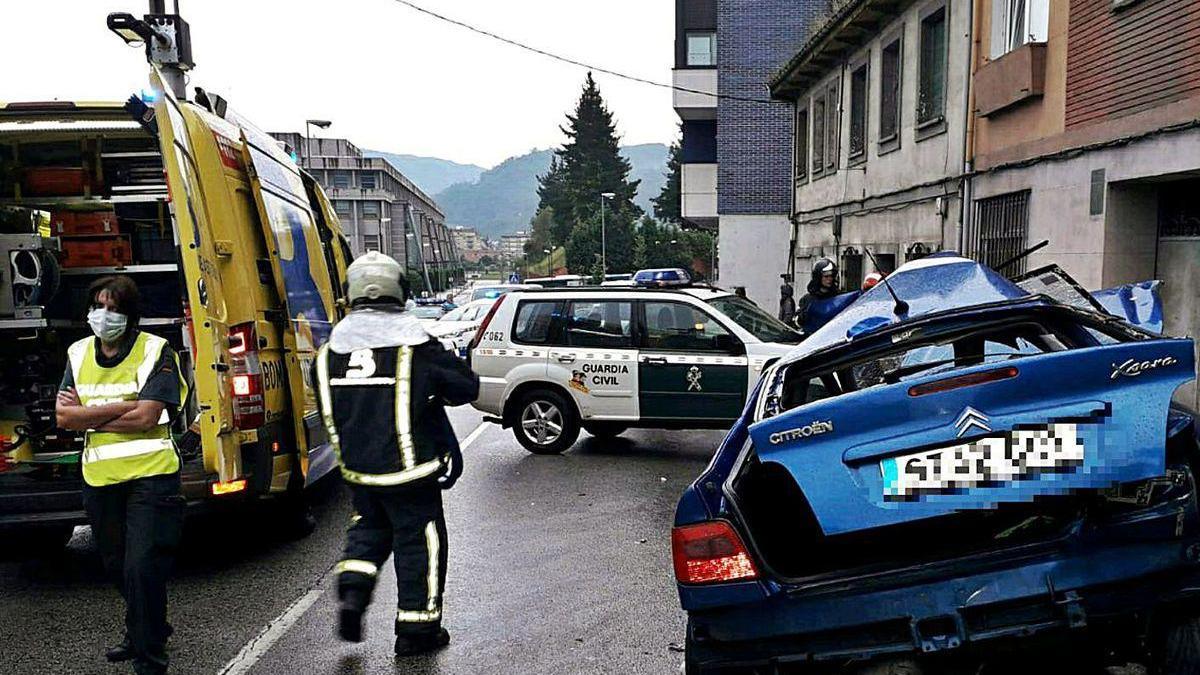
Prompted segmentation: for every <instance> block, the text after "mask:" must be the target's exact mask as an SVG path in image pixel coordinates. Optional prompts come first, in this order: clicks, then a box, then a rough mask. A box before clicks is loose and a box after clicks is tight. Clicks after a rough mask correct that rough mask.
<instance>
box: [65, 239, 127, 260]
mask: <svg viewBox="0 0 1200 675" xmlns="http://www.w3.org/2000/svg"><path fill="white" fill-rule="evenodd" d="M62 252H63V259H62V265H63V267H120V266H124V265H128V264H130V263H132V262H133V248H132V247H131V246H130V245H129V240H128V239H126V238H124V237H86V238H81V239H63V240H62Z"/></svg>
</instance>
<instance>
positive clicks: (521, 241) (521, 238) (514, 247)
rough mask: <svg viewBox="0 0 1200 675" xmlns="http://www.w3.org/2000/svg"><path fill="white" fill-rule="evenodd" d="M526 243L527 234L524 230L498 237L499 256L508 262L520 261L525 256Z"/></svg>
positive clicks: (527, 241) (527, 240) (527, 239)
mask: <svg viewBox="0 0 1200 675" xmlns="http://www.w3.org/2000/svg"><path fill="white" fill-rule="evenodd" d="M527 243H529V233H528V232H526V231H524V230H518V231H517V232H514V233H512V234H503V235H500V254H501V255H502V256H503V257H504V259H505V260H506V261H508V262H513V261H516V260H520V259H521V258H522V257H524V256H525V244H527Z"/></svg>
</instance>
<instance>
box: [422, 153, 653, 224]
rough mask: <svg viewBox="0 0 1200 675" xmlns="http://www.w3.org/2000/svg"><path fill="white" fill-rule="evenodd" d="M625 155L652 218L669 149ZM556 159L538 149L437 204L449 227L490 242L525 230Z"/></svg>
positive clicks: (452, 190) (454, 189) (446, 193)
mask: <svg viewBox="0 0 1200 675" xmlns="http://www.w3.org/2000/svg"><path fill="white" fill-rule="evenodd" d="M621 154H622V155H624V156H625V158H626V159H628V160H629V162H630V164H631V165H632V167H633V169H632V171H631V177H632V178H640V179H641V180H642V184H641V186H640V188H639V190H638V196H637V200H636V202H637V204H638V206H641V207H642V208H643V209H645V211H646V212H647V213H652V212H653V209H652V206H651V204H650V199H651V198H652V197H657V196H658V193H659V192H660V191H662V186H663V184H664V183H665V182H666V175H665V174H666V170H667V146H665V145H663V144H661V143H647V144H645V145H630V146H626V147H624V148H621ZM553 156H554V152H553V151H552V150H534V151H532V152H530V153H528V154H524V155H521V156H520V157H512V158H509V159H507V160H505V161H503V162H501V163H500V164H498V165H497V166H496V167H495V168H493V169H489V170H487V171H484V172H483V173H482V174H480V175H479V177H478V179H477V180H473V181H465V182H462V183H459V184H457V185H451V186H450V187H447V188H446V189H444V190H442V191H441V192H438V193H437V194H436V195H435V196H434V199H436V200H437V202H438V204H439V205H441V207H442V210H443V211H445V212H446V221H447V222H448V223H450V224H453V225H466V226H468V227H474V228H477V229H478V230H479V233H480V234H482V235H484V236H486V237H491V238H495V237H499V236H500V235H502V234H508V233H510V232H515V231H517V230H523V229H525V228H527V227H528V226H529V221H530V219H531V218H533V216H534V213H535V212H536V211H537V205H538V195H537V187H538V185H537V177H538V176H539V175H541V174H544V173H546V172H547V171H548V170H549V169H550V158H551V157H553ZM413 180H414V181H415V180H416V179H415V178H414V179H413Z"/></svg>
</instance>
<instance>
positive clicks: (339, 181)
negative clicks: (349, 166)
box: [333, 171, 350, 188]
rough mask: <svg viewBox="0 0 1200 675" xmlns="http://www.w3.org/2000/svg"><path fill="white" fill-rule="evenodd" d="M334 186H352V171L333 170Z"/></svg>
mask: <svg viewBox="0 0 1200 675" xmlns="http://www.w3.org/2000/svg"><path fill="white" fill-rule="evenodd" d="M333 187H335V188H348V187H350V172H349V171H334V172H333Z"/></svg>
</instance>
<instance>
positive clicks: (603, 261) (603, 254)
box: [600, 192, 617, 281]
mask: <svg viewBox="0 0 1200 675" xmlns="http://www.w3.org/2000/svg"><path fill="white" fill-rule="evenodd" d="M616 196H617V194H616V193H615V192H601V193H600V281H604V277H606V276H608V235H607V233H606V231H605V229H604V200H606V199H612V198H613V197H616Z"/></svg>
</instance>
